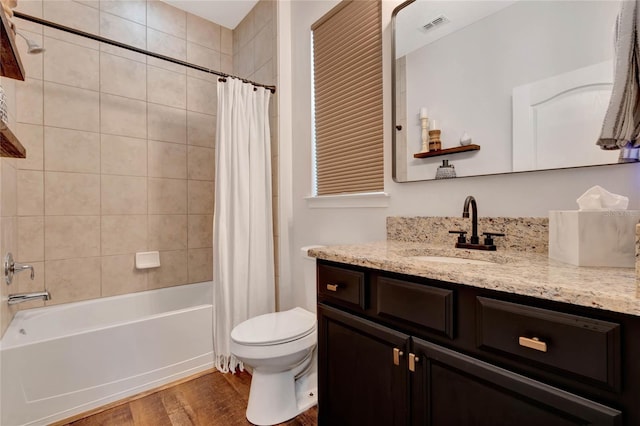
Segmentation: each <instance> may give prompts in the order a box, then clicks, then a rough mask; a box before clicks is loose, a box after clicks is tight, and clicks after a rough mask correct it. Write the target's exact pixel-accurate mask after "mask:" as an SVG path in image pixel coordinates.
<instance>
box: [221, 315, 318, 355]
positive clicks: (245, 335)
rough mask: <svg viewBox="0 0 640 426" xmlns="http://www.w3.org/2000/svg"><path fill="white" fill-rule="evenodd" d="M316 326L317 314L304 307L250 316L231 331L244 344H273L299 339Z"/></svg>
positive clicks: (232, 337) (233, 337)
mask: <svg viewBox="0 0 640 426" xmlns="http://www.w3.org/2000/svg"><path fill="white" fill-rule="evenodd" d="M315 326H316V316H315V314H313V313H311V312H309V311H306V310H304V309H302V308H293V309H291V310H288V311H283V312H274V313H271V314H265V315H260V316H257V317H254V318H250V319H248V320H246V321H244V322H242V323H240V324H238V325H237V326H236V327H235V328H234V329H233V330H232V331H231V339H232V340H233V341H234V342H236V343H240V344H243V345H256V346H257V345H273V344H278V343H286V342H290V341H292V340H296V339H299V338H301V337H304V336H306V335H307V334H309V333H311V332H312V331H313V330H314V329H315Z"/></svg>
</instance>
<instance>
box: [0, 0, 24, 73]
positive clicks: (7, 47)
mask: <svg viewBox="0 0 640 426" xmlns="http://www.w3.org/2000/svg"><path fill="white" fill-rule="evenodd" d="M9 25H10V24H9V19H8V18H7V15H6V14H5V13H4V10H2V7H0V76H3V77H8V78H13V79H15V80H22V81H24V75H25V74H24V67H23V66H22V61H21V60H20V55H19V54H18V45H17V44H16V38H15V36H14V34H13V30H12V29H11V27H10V26H9Z"/></svg>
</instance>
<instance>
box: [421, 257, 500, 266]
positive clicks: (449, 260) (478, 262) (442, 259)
mask: <svg viewBox="0 0 640 426" xmlns="http://www.w3.org/2000/svg"><path fill="white" fill-rule="evenodd" d="M410 258H411V259H414V260H420V261H425V262H441V263H462V264H467V265H495V264H496V263H495V262H489V261H487V260H476V259H465V258H463V257H450V256H410Z"/></svg>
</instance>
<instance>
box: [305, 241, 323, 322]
mask: <svg viewBox="0 0 640 426" xmlns="http://www.w3.org/2000/svg"><path fill="white" fill-rule="evenodd" d="M319 247H324V246H320V245H311V246H305V247H302V248H301V249H300V255H301V256H302V273H303V279H304V282H303V283H302V286H303V288H304V292H303V294H304V306H303V308H305V309H306V310H308V311H310V312H315V311H316V259H315V257H310V256H308V255H307V251H308V250H309V249H312V248H319Z"/></svg>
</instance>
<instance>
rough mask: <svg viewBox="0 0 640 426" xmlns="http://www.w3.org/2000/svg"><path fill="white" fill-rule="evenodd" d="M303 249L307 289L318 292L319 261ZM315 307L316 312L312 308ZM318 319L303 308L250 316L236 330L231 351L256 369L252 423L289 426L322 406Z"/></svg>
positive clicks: (250, 408)
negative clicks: (317, 265) (303, 413)
mask: <svg viewBox="0 0 640 426" xmlns="http://www.w3.org/2000/svg"><path fill="white" fill-rule="evenodd" d="M308 248H309V247H304V248H302V251H303V258H304V259H305V261H304V263H305V265H304V269H305V271H304V274H305V281H307V280H312V281H313V282H305V286H306V287H307V288H308V287H311V289H313V291H314V293H315V267H316V263H315V259H314V258H310V257H308V256H307V255H306V252H307V249H308ZM312 309H313V308H312ZM317 340H318V335H317V331H316V315H315V314H314V313H312V312H309V311H307V310H305V309H302V308H293V309H291V310H288V311H282V312H275V313H271V314H265V315H260V316H257V317H253V318H250V319H248V320H246V321H244V322H242V323H240V324H238V325H237V326H236V327H234V329H233V330H232V331H231V353H233V354H234V355H235V356H236V357H237V358H238V359H240V360H241V361H242V362H243V363H244V364H245V365H247V366H250V367H251V368H253V377H252V379H251V390H250V392H249V404H248V406H247V420H249V421H250V422H251V423H253V424H256V425H273V424H277V423H282V422H285V421H287V420H289V419H291V418H293V417H295V416H297V415H298V414H300V413H302V412H303V411H305V410H307V409H309V408H311V407H312V406H314V405H315V404H316V402H317V387H318V385H317V382H318V379H317V361H316V355H315V347H316V342H317Z"/></svg>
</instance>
